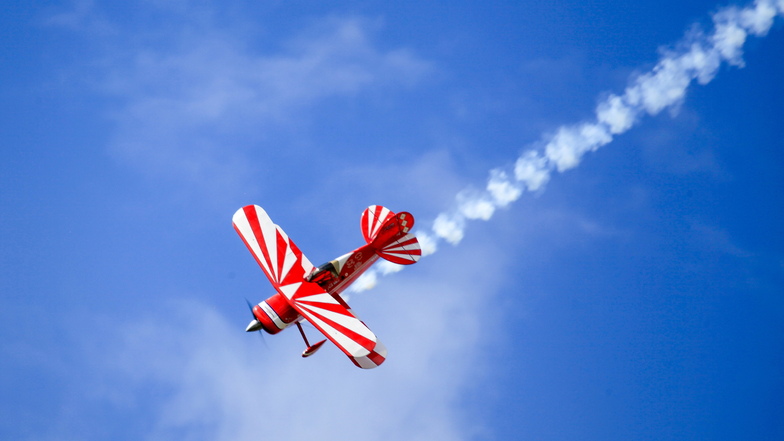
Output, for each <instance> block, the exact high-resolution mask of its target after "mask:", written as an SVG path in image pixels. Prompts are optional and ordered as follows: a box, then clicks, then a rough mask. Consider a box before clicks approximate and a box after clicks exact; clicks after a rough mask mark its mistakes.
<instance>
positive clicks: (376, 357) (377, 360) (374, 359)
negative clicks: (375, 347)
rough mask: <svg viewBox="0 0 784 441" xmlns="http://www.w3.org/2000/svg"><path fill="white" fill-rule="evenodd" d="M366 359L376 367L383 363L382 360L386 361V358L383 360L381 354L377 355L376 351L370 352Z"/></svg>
mask: <svg viewBox="0 0 784 441" xmlns="http://www.w3.org/2000/svg"><path fill="white" fill-rule="evenodd" d="M367 357H368V358H369V359H370V361H372V362H373V363H375V364H376V366H378V365H380V364H381V363H383V362H384V360H386V358H384V357H383V356H382V355H381V354H379V353H378V352H376V351H370V355H368V356H367Z"/></svg>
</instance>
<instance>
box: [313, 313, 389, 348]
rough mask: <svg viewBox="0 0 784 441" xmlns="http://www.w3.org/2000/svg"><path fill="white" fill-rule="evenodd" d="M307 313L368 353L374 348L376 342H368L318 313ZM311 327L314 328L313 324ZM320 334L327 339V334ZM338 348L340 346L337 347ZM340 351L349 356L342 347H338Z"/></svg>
mask: <svg viewBox="0 0 784 441" xmlns="http://www.w3.org/2000/svg"><path fill="white" fill-rule="evenodd" d="M307 312H308V313H309V314H311V315H313V316H316V317H318V318H319V319H321V320H322V321H324V322H325V323H327V324H328V325H329V326H330V327H332V328H334V329H335V330H336V331H338V332H340V333H341V334H343V335H344V336H346V337H348V338H349V339H351V340H353V341H354V342H355V343H357V344H358V345H360V346H362V347H363V348H365V349H367V350H368V351H372V350H373V348H375V347H376V342H374V341H373V340H370V339H369V338H367V337H364V336H362V335H360V334H357V333H356V332H354V331H352V330H351V329H348V328H346V327H345V326H343V325H341V324H339V323H336V322H334V321H332V320H330V319H328V318H326V317H324V316H322V315H321V314H318V313H316V312H312V311H307ZM311 323H312V320H311ZM313 325H314V326H316V324H315V323H313ZM321 332H322V333H323V334H324V335H326V336H327V337H329V334H327V333H326V332H324V331H321ZM330 340H332V339H331V338H330ZM338 346H340V345H338ZM340 349H341V350H343V352H345V353H346V355H351V354H349V353H348V352H347V351H346V350H345V349H343V347H340Z"/></svg>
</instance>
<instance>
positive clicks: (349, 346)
mask: <svg viewBox="0 0 784 441" xmlns="http://www.w3.org/2000/svg"><path fill="white" fill-rule="evenodd" d="M306 318H307V319H308V320H310V321H311V322H312V323H313V324H314V325H316V326H318V327H319V328H321V329H322V330H323V332H324V333H325V334H326V335H327V336H328V337H330V339H331V340H332V341H333V342H334V343H335V344H337V345H338V346H340V347H341V348H342V349H344V350H345V351H346V352H348V353H349V354H351V356H352V357H364V356H366V355H368V354H370V351H368V350H367V349H365V348H364V347H362V346H361V345H359V344H358V343H357V342H355V341H354V340H352V339H350V338H348V337H346V335H345V334H343V333H341V332H339V331H338V330H337V329H335V328H333V327H332V326H329V325H328V324H327V323H325V322H324V321H323V320H321V319H319V318H318V317H315V316H306Z"/></svg>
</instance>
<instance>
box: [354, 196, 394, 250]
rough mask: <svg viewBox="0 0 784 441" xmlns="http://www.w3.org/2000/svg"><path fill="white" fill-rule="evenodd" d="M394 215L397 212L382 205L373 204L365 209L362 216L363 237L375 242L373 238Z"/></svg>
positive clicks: (366, 240) (368, 241) (367, 240)
mask: <svg viewBox="0 0 784 441" xmlns="http://www.w3.org/2000/svg"><path fill="white" fill-rule="evenodd" d="M394 215H395V213H393V212H392V211H390V210H389V208H386V207H382V206H381V205H371V206H369V207H367V208H366V209H365V211H363V212H362V217H361V218H360V225H361V227H362V237H364V238H365V242H367V243H370V242H373V239H375V238H376V236H377V235H378V233H379V231H380V230H381V227H382V226H384V223H386V221H388V220H389V219H391V218H392V217H393V216H394Z"/></svg>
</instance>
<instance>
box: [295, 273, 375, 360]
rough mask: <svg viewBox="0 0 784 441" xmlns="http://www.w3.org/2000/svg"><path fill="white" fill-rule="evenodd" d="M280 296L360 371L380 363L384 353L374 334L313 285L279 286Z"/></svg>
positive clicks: (335, 300) (343, 305)
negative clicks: (284, 297)
mask: <svg viewBox="0 0 784 441" xmlns="http://www.w3.org/2000/svg"><path fill="white" fill-rule="evenodd" d="M280 290H281V292H282V293H283V295H285V296H286V297H287V298H288V299H289V300H290V301H291V304H292V306H294V309H296V310H297V312H299V313H300V314H302V316H303V317H305V318H306V319H307V320H308V321H309V322H310V323H311V324H313V326H315V327H316V329H318V330H319V331H321V333H322V334H324V335H325V336H326V337H327V338H328V339H329V340H330V341H331V342H332V343H334V344H335V346H337V347H338V348H340V350H341V351H343V353H345V354H346V355H347V356H348V357H349V358H350V359H351V361H353V362H354V364H356V365H357V366H359V367H361V368H363V369H372V368H374V367H376V366H378V365H380V364H381V363H383V362H384V360H385V359H386V356H387V349H386V347H384V345H383V344H381V342H379V341H378V339H377V338H376V336H375V334H373V332H372V331H371V330H370V329H368V327H367V326H365V324H364V323H362V321H361V320H359V319H358V318H357V317H356V316H355V315H354V314H353V313H352V312H351V310H350V309H349V308H348V305H347V304H345V303H344V302H342V301H339V300H338V299H336V298H335V297H333V296H332V295H330V294H329V293H328V292H326V291H324V290H323V289H322V288H321V287H320V286H318V285H317V284H315V283H309V282H297V283H292V284H287V285H283V286H281V287H280Z"/></svg>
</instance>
